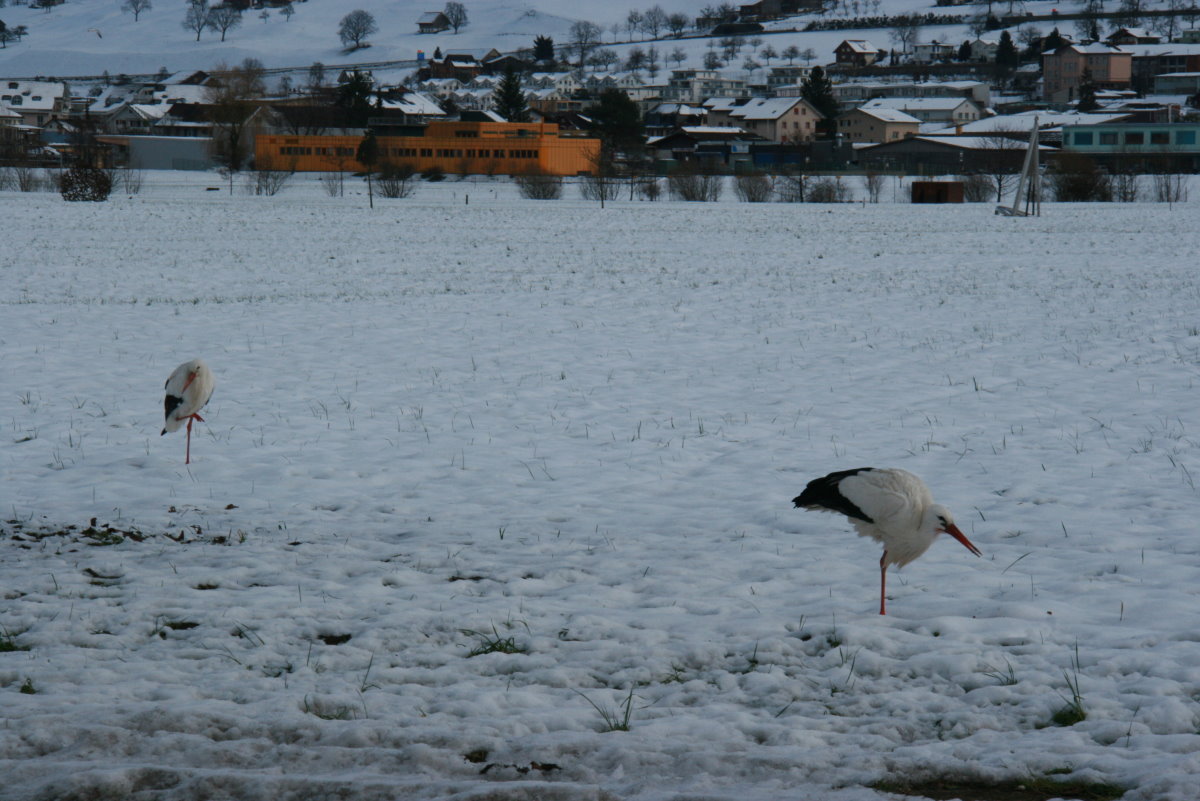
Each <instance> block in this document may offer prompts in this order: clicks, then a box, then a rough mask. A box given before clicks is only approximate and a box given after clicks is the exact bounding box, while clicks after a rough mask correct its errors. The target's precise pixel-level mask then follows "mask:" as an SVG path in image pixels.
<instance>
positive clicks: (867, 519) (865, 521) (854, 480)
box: [792, 467, 982, 615]
mask: <svg viewBox="0 0 1200 801" xmlns="http://www.w3.org/2000/svg"><path fill="white" fill-rule="evenodd" d="M792 503H794V504H795V505H796V506H797V508H801V507H802V508H804V509H816V510H817V511H821V512H840V513H842V514H844V515H846V517H848V518H850V522H851V524H853V525H854V528H855V530H857V531H858V534H859V536H861V537H870V538H871V539H873V540H876V541H878V542H882V543H883V556H882V557H881V558H880V559H879V614H881V615H886V614H887V607H886V603H887V569H888V565H896V567H898V568H900V567H904V566H905V565H907V564H908V563H909V562H911V561H913V560H914V559H916V558H917V557H918V556H920V555H921V554H923V553H925V551H927V550H928V549H929V546H930V545H932V544H933V541H934V540H935V539H936V538H937V535H938V534H941V533H942V532H945V533H946V534H949V535H950V536H951V537H954V539H956V540H958V541H959V542H961V543H962V544H963V545H965V546H966V547H967V550H969V551H970V552H971V553H973V554H975V555H976V556H981V555H982V554H980V552H979V549H978V548H976V547H975V546H974V545H972V544H971V541H970V540H968V539H967V537H966V535H965V534H963V533H962V532H961V531H959V530H958V526H956V525H954V518H953V517H952V516H951V515H950V510H949V509H947V508H946V507H944V506H941V505H940V504H936V503H934V502H933V496H932V495H931V494H930V492H929V487H926V486H925V482H924V481H922V480H921V479H919V478H917V477H916V476H914V475H913V474H912V473H910V472H908V471H907V470H898V469H895V468H876V467H860V468H858V469H857V470H841V471H839V472H837V473H830V474H829V475H827V476H823V477H821V478H817V479H813V480H812V481H810V482H808V486H806V487H805V488H804V492H802V493H800V494H799V495H798V496H796V497H795V498H793V499H792Z"/></svg>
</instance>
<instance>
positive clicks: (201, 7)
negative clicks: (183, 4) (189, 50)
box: [183, 0, 209, 42]
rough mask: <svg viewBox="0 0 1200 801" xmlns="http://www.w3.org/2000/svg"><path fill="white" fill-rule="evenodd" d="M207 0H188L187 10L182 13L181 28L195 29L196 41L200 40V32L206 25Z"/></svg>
mask: <svg viewBox="0 0 1200 801" xmlns="http://www.w3.org/2000/svg"><path fill="white" fill-rule="evenodd" d="M208 12H209V7H208V0H188V8H187V12H186V13H185V14H184V15H183V28H184V30H187V31H195V33H196V41H197V42H198V41H200V34H201V33H203V32H204V29H205V28H207V27H208Z"/></svg>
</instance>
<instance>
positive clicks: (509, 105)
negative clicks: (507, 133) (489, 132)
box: [492, 67, 529, 122]
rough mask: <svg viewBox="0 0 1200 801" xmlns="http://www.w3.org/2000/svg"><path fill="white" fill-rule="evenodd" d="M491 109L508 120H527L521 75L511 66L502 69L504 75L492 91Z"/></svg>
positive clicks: (527, 107)
mask: <svg viewBox="0 0 1200 801" xmlns="http://www.w3.org/2000/svg"><path fill="white" fill-rule="evenodd" d="M492 110H493V111H495V112H496V113H497V114H499V115H500V116H501V117H503V118H504V119H506V120H508V121H509V122H529V105H528V104H527V103H526V102H525V90H524V89H522V88H521V76H520V75H518V74H517V72H516V70H514V69H513V68H512V67H509V68H508V69H506V70H504V77H503V78H502V79H501V80H500V83H499V84H497V86H496V90H495V91H494V92H493V93H492Z"/></svg>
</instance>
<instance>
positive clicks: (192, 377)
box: [180, 372, 196, 392]
mask: <svg viewBox="0 0 1200 801" xmlns="http://www.w3.org/2000/svg"><path fill="white" fill-rule="evenodd" d="M195 380H196V374H195V373H194V372H191V373H188V377H187V381H184V382H183V389H181V390H180V392H187V388H188V387H190V386H191V385H192V382H193V381H195Z"/></svg>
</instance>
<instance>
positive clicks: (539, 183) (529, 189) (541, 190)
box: [513, 170, 563, 200]
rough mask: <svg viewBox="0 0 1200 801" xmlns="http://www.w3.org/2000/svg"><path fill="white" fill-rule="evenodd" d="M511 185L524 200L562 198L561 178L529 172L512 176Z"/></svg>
mask: <svg viewBox="0 0 1200 801" xmlns="http://www.w3.org/2000/svg"><path fill="white" fill-rule="evenodd" d="M513 183H515V184H516V185H517V190H518V191H519V192H520V193H521V197H523V198H525V199H526V200H558V199H559V198H561V197H562V186H563V181H562V177H561V176H558V175H547V174H546V173H544V172H539V171H536V170H534V171H531V172H526V173H521V174H519V175H514V176H513Z"/></svg>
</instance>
